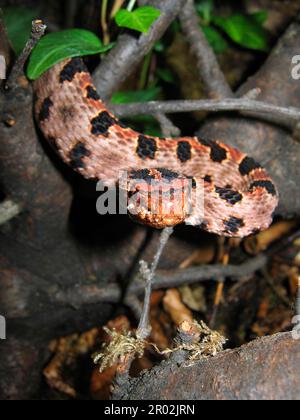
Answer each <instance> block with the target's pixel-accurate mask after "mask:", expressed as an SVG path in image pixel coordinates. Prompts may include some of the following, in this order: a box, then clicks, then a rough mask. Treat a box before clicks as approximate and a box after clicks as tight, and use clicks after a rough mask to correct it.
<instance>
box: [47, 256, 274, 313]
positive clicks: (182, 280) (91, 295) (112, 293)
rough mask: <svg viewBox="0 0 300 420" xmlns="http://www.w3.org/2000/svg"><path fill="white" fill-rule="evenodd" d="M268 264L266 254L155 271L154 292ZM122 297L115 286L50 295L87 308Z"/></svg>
mask: <svg viewBox="0 0 300 420" xmlns="http://www.w3.org/2000/svg"><path fill="white" fill-rule="evenodd" d="M267 262H268V256H267V255H266V254H262V255H259V256H258V257H255V258H252V259H250V260H248V261H246V262H245V263H243V264H241V265H228V266H224V265H203V266H200V267H193V268H188V269H184V270H179V269H174V270H158V271H157V274H156V276H155V279H154V283H153V289H154V290H158V289H168V288H171V287H179V286H182V285H183V284H194V283H200V282H204V281H211V280H212V281H217V279H220V278H229V277H230V278H231V279H232V280H238V279H240V278H245V277H247V276H250V275H252V274H253V273H255V272H256V271H259V270H261V269H262V268H263V267H265V265H266V264H267ZM144 288H145V285H144V282H141V281H140V280H138V281H134V282H133V284H132V285H131V287H130V288H129V290H128V297H130V296H131V295H140V294H141V293H143V291H144ZM121 298H122V291H121V290H120V288H119V287H118V285H115V287H113V286H111V287H110V288H109V289H108V288H103V287H98V286H97V285H93V286H85V285H83V286H80V287H78V288H73V287H72V288H70V289H67V288H66V289H65V290H62V289H61V290H59V291H57V292H56V294H55V296H52V299H54V300H55V301H56V302H57V303H59V304H66V303H67V302H72V304H73V305H74V306H76V307H80V306H83V305H90V304H94V303H99V302H107V303H117V302H120V300H121Z"/></svg>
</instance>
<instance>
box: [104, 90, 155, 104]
mask: <svg viewBox="0 0 300 420" xmlns="http://www.w3.org/2000/svg"><path fill="white" fill-rule="evenodd" d="M160 91H161V90H160V88H159V87H152V88H149V89H145V90H135V91H127V92H117V93H115V94H114V95H113V97H112V99H111V103H112V104H114V105H119V104H128V103H133V102H149V101H154V100H155V99H157V97H158V95H159V94H160Z"/></svg>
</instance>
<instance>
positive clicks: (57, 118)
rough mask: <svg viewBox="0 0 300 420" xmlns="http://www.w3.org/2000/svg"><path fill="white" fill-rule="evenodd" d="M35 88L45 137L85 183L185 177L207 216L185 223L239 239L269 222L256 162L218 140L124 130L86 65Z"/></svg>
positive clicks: (53, 73)
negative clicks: (127, 176)
mask: <svg viewBox="0 0 300 420" xmlns="http://www.w3.org/2000/svg"><path fill="white" fill-rule="evenodd" d="M34 90H35V96H36V101H35V114H36V119H37V121H38V124H39V126H40V128H41V130H42V132H43V134H44V136H45V137H46V138H47V140H48V141H49V142H50V144H51V145H52V146H53V147H54V148H55V149H56V151H57V153H58V154H59V155H60V157H61V158H62V160H63V161H64V162H66V163H67V164H68V165H69V166H71V167H72V168H73V169H74V170H75V171H77V172H78V173H80V174H82V175H83V176H84V177H85V178H88V179H99V180H105V182H106V183H107V184H110V185H112V184H114V183H117V182H118V177H119V173H120V172H121V171H130V173H136V174H138V175H139V177H141V178H143V179H144V180H146V181H149V180H150V179H155V178H159V177H160V176H161V177H162V178H167V179H168V180H169V182H170V185H173V184H176V182H178V180H179V179H181V178H182V175H184V177H186V178H187V179H192V180H193V185H194V186H196V185H197V184H199V185H200V183H202V184H203V188H204V212H203V214H201V217H200V215H199V214H197V212H198V209H197V208H195V209H194V210H193V213H192V214H191V215H189V216H188V217H187V218H186V220H184V221H185V222H187V223H189V224H192V225H199V226H200V227H201V228H203V229H205V230H207V231H209V232H213V233H217V234H219V235H225V236H234V237H244V236H248V235H250V234H252V233H254V232H257V231H259V230H263V229H266V228H267V227H268V226H269V225H270V224H271V222H272V216H273V213H274V210H275V208H276V206H277V204H278V192H277V189H276V187H275V185H274V183H273V181H272V179H271V178H270V177H269V175H268V174H267V172H266V171H265V169H263V168H262V167H261V166H260V165H259V164H258V163H257V162H255V161H254V160H253V159H252V158H250V157H248V156H246V155H245V154H244V153H242V152H240V151H238V150H236V149H234V148H232V147H230V146H228V145H226V144H223V143H221V142H220V141H212V140H210V139H201V138H197V137H195V138H185V137H182V138H180V139H172V138H167V139H160V138H155V137H150V136H147V135H143V134H140V133H137V132H136V131H134V130H132V129H131V128H128V127H126V126H125V125H124V124H123V123H121V122H120V121H118V120H117V118H116V117H115V116H114V115H112V114H111V113H110V112H109V110H108V109H107V108H106V106H105V105H104V103H103V102H102V101H101V100H100V97H99V95H98V94H97V91H96V89H95V87H94V85H93V83H92V79H91V76H90V74H89V72H88V70H87V68H86V66H85V65H84V63H83V61H82V60H81V59H79V58H75V59H69V60H65V61H63V62H61V63H59V64H57V65H55V66H54V67H52V68H51V69H50V70H48V71H47V72H46V73H44V74H43V75H42V76H41V77H40V78H39V79H38V80H37V81H35V82H34ZM155 220H157V226H155ZM155 220H154V222H153V220H152V223H150V224H151V225H153V226H155V227H159V228H161V227H164V224H165V226H167V225H170V224H172V222H170V221H168V220H165V221H164V219H163V218H160V220H159V222H158V219H155ZM176 223H177V222H176ZM176 223H175V222H174V224H176Z"/></svg>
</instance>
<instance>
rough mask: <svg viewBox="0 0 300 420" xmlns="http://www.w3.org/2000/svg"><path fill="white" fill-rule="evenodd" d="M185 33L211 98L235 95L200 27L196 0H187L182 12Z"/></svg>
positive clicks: (181, 18)
mask: <svg viewBox="0 0 300 420" xmlns="http://www.w3.org/2000/svg"><path fill="white" fill-rule="evenodd" d="M180 22H181V27H182V30H183V33H184V35H185V37H186V39H187V41H188V42H189V44H190V47H191V50H192V52H193V53H194V55H195V57H196V64H197V68H198V71H199V75H200V78H201V80H203V82H204V86H205V89H206V91H207V94H208V96H209V97H210V98H215V99H222V98H229V97H231V96H233V92H232V90H231V88H230V86H229V84H228V83H227V81H226V79H225V76H224V74H223V72H222V70H221V69H220V66H219V63H218V60H217V58H216V56H215V54H214V52H213V49H212V48H211V46H210V45H209V43H208V42H207V39H206V37H205V35H204V33H203V31H202V30H201V28H200V25H199V18H198V14H197V11H196V9H195V5H194V1H193V0H187V1H186V4H185V6H184V8H183V9H182V11H181V13H180Z"/></svg>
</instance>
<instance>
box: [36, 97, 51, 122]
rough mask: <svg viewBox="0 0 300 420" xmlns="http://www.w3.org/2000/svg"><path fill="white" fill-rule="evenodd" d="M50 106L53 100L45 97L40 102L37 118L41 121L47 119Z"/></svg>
mask: <svg viewBox="0 0 300 420" xmlns="http://www.w3.org/2000/svg"><path fill="white" fill-rule="evenodd" d="M52 106H53V102H52V101H51V99H50V98H46V99H45V100H44V102H43V103H42V106H41V110H40V113H39V120H40V121H41V122H42V121H45V120H47V119H48V118H49V116H50V108H51V107H52Z"/></svg>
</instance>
